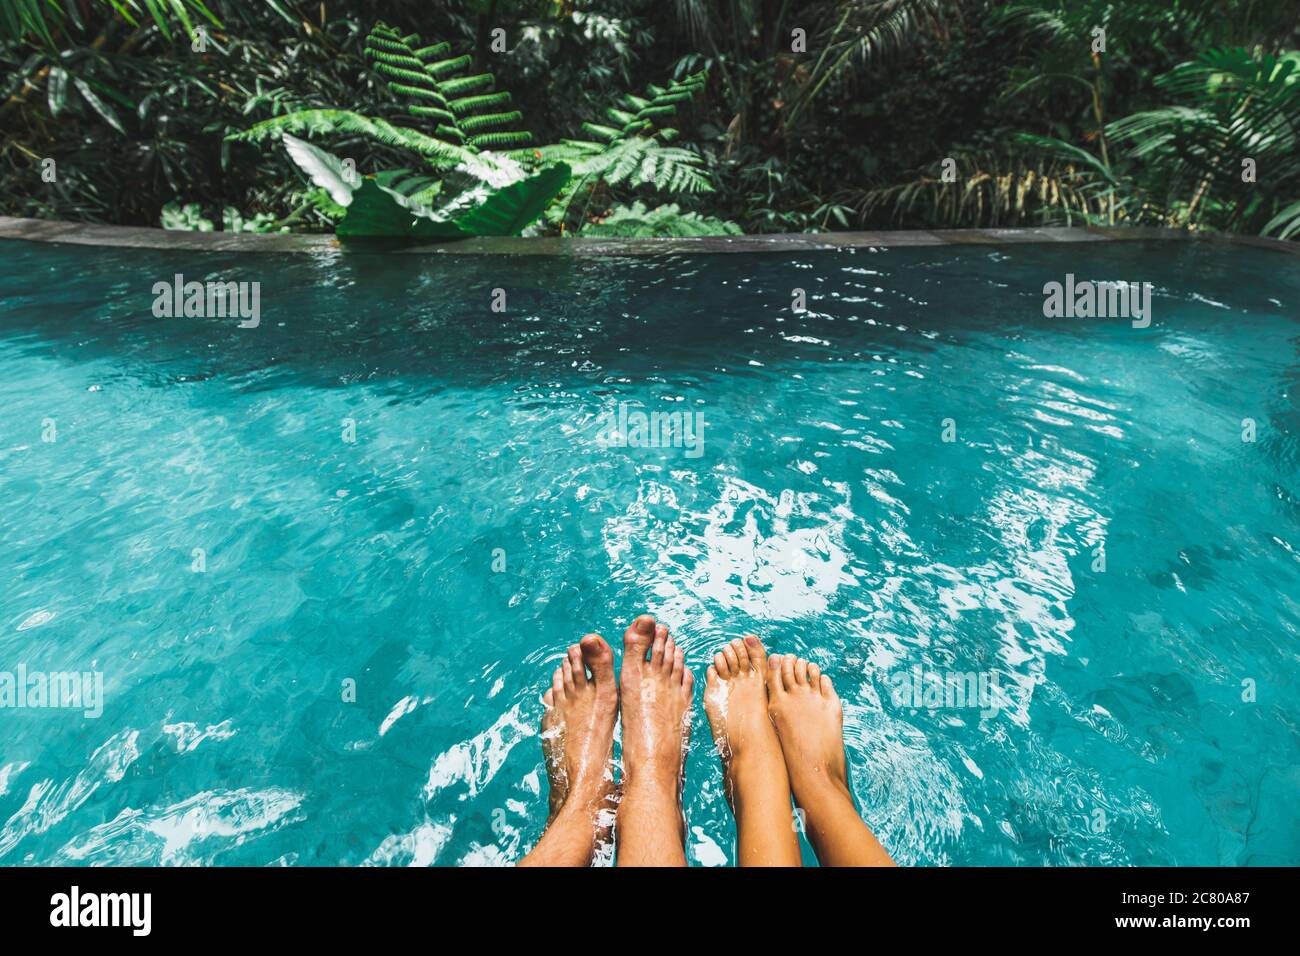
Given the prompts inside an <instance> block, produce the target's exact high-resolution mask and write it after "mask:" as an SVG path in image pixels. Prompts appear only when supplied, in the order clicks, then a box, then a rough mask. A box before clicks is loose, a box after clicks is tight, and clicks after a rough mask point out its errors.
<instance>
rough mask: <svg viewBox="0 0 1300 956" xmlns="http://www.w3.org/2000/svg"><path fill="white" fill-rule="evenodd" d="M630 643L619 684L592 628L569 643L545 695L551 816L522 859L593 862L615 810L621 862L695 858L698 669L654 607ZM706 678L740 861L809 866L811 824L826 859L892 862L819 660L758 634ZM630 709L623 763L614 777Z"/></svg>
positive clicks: (736, 644) (721, 655) (718, 657)
mask: <svg viewBox="0 0 1300 956" xmlns="http://www.w3.org/2000/svg"><path fill="white" fill-rule="evenodd" d="M623 648H624V653H623V666H622V670H621V673H620V675H619V680H618V683H617V684H616V683H615V680H614V655H613V652H612V651H611V649H610V647H609V645H608V644H607V643H606V642H605V641H604V639H603V638H601V637H600V635H598V634H588V635H587V636H586V637H584V638H583V639H582V641H581V642H580V643H579V644H576V645H574V646H573V647H570V648H569V650H568V653H567V655H566V657H565V660H564V662H563V664H562V665H561V666H560V667H559V668H557V669H556V671H555V674H554V675H553V678H552V683H551V689H550V690H548V691H547V692H546V694H545V695H544V696H543V703H544V704H545V705H546V713H545V715H544V716H543V718H542V746H543V750H544V752H545V756H546V762H547V773H548V776H549V777H550V784H551V797H550V818H549V819H548V821H547V827H546V832H545V833H544V834H543V835H542V838H541V840H540V841H539V842H538V844H537V846H536V847H535V848H534V849H533V851H532V852H531V853H530V854H528V856H527V857H525V858H524V859H523V860H522V861H521V865H543V866H581V865H586V864H588V863H589V862H590V861H591V858H592V856H593V854H594V851H595V847H596V846H597V844H599V843H600V842H603V841H606V840H608V839H609V837H610V835H611V832H612V830H613V827H614V824H615V810H616V809H617V833H618V862H619V864H620V865H622V866H636V865H667V866H671V865H679V866H680V865H684V864H685V862H686V854H685V848H684V844H685V820H684V818H683V815H682V810H681V791H682V783H683V769H684V760H685V754H686V745H687V742H688V740H689V736H690V711H691V704H692V699H693V696H694V685H695V678H694V676H693V675H692V674H691V672H690V671H689V670H688V669H687V668H686V666H685V660H684V655H683V653H682V650H681V649H680V648H678V647H677V646H676V643H675V642H674V640H673V637H672V634H671V633H670V632H669V630H668V628H667V627H665V626H664V625H662V624H657V623H656V622H655V620H654V618H653V617H651V616H650V615H648V614H647V615H642V616H641V617H638V618H637V619H636V620H635V621H633V622H632V624H631V625H630V626H629V627H628V629H627V631H626V632H625V633H624V635H623ZM706 684H707V686H706V689H705V694H704V708H705V711H706V713H707V715H708V718H709V725H710V728H711V729H712V731H713V736H714V740H715V742H716V743H717V745H718V750H719V753H720V754H721V756H722V762H723V767H724V772H725V774H726V780H727V795H728V799H729V800H730V802H731V806H732V809H733V811H734V813H735V815H736V825H737V845H738V856H739V862H740V864H741V865H742V866H761V865H774V866H783V865H784V866H798V865H799V862H800V854H799V844H798V837H797V831H798V830H799V829H801V828H806V831H807V833H808V835H809V839H810V841H811V842H812V844H813V847H814V849H815V850H816V852H817V855H818V859H819V860H820V861H821V862H822V863H823V864H826V865H832V866H836V865H871V864H888V863H890V862H891V861H890V860H889V856H888V854H886V853H885V851H884V850H883V849H882V848H881V847H880V845H879V843H877V842H876V840H875V838H874V837H873V836H872V835H871V832H870V830H868V829H867V827H866V825H865V824H864V823H863V822H862V820H861V818H860V817H859V816H858V815H857V811H856V810H855V809H854V807H853V801H852V798H851V796H850V795H849V788H848V779H847V767H846V763H845V758H844V743H843V735H842V710H841V707H840V701H839V697H838V696H836V694H835V690H834V688H833V686H832V685H831V681H830V678H828V677H826V676H825V675H823V674H821V673H820V671H819V669H818V668H817V665H815V664H809V663H808V662H807V661H805V660H802V659H799V658H795V657H793V656H790V655H785V656H781V655H772V656H771V657H768V655H767V652H766V650H765V648H764V647H763V644H762V642H761V641H759V640H758V638H757V637H753V636H749V637H746V638H745V639H744V640H740V639H736V640H734V641H732V642H731V643H730V644H728V645H726V646H724V647H723V648H722V649H721V650H719V651H718V653H717V654H715V655H714V661H713V665H712V666H710V667H709V669H708V674H707V680H706ZM620 687H621V690H622V694H621V698H620V694H619V689H620ZM620 709H621V712H622V720H623V764H624V773H623V779H622V782H621V785H620V786H619V787H616V785H615V782H614V777H613V770H612V764H611V754H612V750H613V741H614V725H615V722H616V721H617V719H618V716H619V712H620ZM619 789H621V796H620V794H619V792H618V791H619ZM792 793H793V795H794V798H795V801H796V804H797V806H798V808H799V809H798V810H792V808H791V804H790V797H791V794H792Z"/></svg>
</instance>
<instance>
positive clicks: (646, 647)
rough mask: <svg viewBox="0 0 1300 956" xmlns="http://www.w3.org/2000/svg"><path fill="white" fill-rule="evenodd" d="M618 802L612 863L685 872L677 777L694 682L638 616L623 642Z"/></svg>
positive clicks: (667, 643) (666, 642) (648, 621)
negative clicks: (620, 797)
mask: <svg viewBox="0 0 1300 956" xmlns="http://www.w3.org/2000/svg"><path fill="white" fill-rule="evenodd" d="M619 686H620V689H621V691H622V713H623V800H622V803H621V804H620V805H619V819H618V862H619V863H620V864H621V865H624V866H627V865H631V866H647V865H648V866H673V865H677V866H684V865H685V864H686V853H685V848H684V840H685V835H686V823H685V820H684V819H683V818H682V810H681V791H682V773H683V769H684V766H683V765H684V762H685V757H686V743H687V740H688V739H689V737H690V713H691V699H692V697H693V695H694V688H695V678H694V676H693V675H692V674H691V672H690V671H689V670H687V669H686V663H685V655H684V654H683V652H682V650H681V648H679V647H677V645H676V642H674V641H673V638H672V635H671V634H670V633H669V632H668V628H666V627H664V626H663V625H662V624H659V625H656V624H655V619H654V618H653V617H651V616H650V615H649V614H642V615H641V616H640V617H638V618H637V619H636V620H635V621H633V622H632V625H631V626H630V627H629V628H628V629H627V632H626V633H625V634H624V635H623V670H622V673H621V674H620V675H619Z"/></svg>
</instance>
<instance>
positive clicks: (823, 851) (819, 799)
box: [767, 654, 893, 866]
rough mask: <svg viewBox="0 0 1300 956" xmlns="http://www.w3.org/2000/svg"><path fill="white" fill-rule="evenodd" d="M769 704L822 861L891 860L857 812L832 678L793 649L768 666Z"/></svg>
mask: <svg viewBox="0 0 1300 956" xmlns="http://www.w3.org/2000/svg"><path fill="white" fill-rule="evenodd" d="M767 689H768V710H769V712H770V713H771V715H772V723H773V724H774V725H775V727H776V733H777V737H778V738H779V739H780V741H781V751H782V753H783V754H784V755H785V766H786V770H787V771H788V772H789V774H790V788H791V790H792V791H793V792H794V799H795V805H796V806H797V807H798V808H799V809H800V810H802V811H803V813H804V814H805V821H806V827H807V832H808V839H809V841H810V842H811V843H812V845H813V849H815V850H816V851H817V859H818V860H819V861H821V863H822V865H823V866H892V865H893V860H891V859H890V858H889V854H888V853H886V852H885V850H884V848H883V847H881V845H880V844H879V843H878V842H877V841H876V838H875V836H873V835H872V833H871V831H870V830H869V829H868V828H867V825H866V824H865V823H863V822H862V818H861V817H860V816H858V812H857V809H856V808H855V807H854V805H853V796H852V792H851V791H850V790H849V776H848V764H847V762H846V760H845V756H844V708H843V707H842V706H841V704H840V698H839V695H838V694H836V693H835V688H834V686H832V684H831V679H830V678H829V677H827V676H826V675H825V674H823V673H822V672H821V668H819V667H818V666H817V665H816V664H810V663H809V662H808V661H806V660H804V659H803V658H802V657H798V658H796V657H795V656H794V655H793V654H773V655H772V656H771V657H769V658H768V667H767Z"/></svg>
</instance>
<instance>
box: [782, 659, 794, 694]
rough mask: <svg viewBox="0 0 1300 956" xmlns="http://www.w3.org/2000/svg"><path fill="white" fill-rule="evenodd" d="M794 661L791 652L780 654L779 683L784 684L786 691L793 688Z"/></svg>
mask: <svg viewBox="0 0 1300 956" xmlns="http://www.w3.org/2000/svg"><path fill="white" fill-rule="evenodd" d="M794 662H795V656H794V655H793V654H783V655H781V683H782V684H784V685H785V689H786V690H787V691H791V690H794V687H795V681H794Z"/></svg>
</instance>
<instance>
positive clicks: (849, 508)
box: [0, 240, 1300, 865]
mask: <svg viewBox="0 0 1300 956" xmlns="http://www.w3.org/2000/svg"><path fill="white" fill-rule="evenodd" d="M0 253H2V254H3V258H2V259H0V302H2V303H3V304H2V306H0V409H2V410H3V411H2V412H0V530H2V533H3V545H2V546H0V672H5V671H8V672H11V673H16V672H17V669H18V667H19V666H20V665H21V666H22V667H23V668H24V669H25V671H26V672H27V673H28V674H30V673H34V672H42V673H53V672H77V673H80V672H91V673H94V672H98V673H100V674H101V675H102V681H103V701H102V705H103V706H102V715H100V716H99V717H97V718H88V717H86V716H85V715H84V712H83V711H81V710H73V709H53V708H48V707H47V708H36V707H31V706H27V707H17V706H11V707H8V708H5V709H0V864H51V863H53V864H61V863H68V864H136V863H161V864H194V863H211V864H298V865H302V864H349V865H351V864H362V863H375V864H427V863H436V864H496V863H505V862H510V861H513V860H515V859H517V858H518V857H519V856H520V855H521V854H522V853H523V852H524V851H525V850H526V849H527V848H528V847H529V846H530V845H531V844H532V842H533V841H535V840H536V838H537V836H538V833H539V830H540V827H541V824H542V822H543V820H544V817H545V792H546V791H545V786H546V784H545V774H544V770H543V766H542V761H541V752H540V743H539V739H538V736H537V723H538V720H539V717H540V713H541V706H540V703H539V701H538V694H539V693H540V692H541V690H542V689H543V687H544V686H545V683H546V680H547V675H548V674H549V671H550V670H551V668H552V667H553V666H554V665H555V662H556V661H557V660H558V658H559V656H560V654H561V651H562V649H563V648H564V647H565V646H566V645H567V644H569V643H571V642H572V641H574V640H576V639H577V638H578V637H579V636H580V635H581V634H582V633H584V632H585V631H587V630H589V629H596V630H600V631H601V632H603V633H604V634H605V635H606V636H607V637H609V638H611V639H613V640H614V641H615V643H617V638H618V637H619V635H620V634H621V632H622V629H623V626H624V625H625V623H626V622H627V620H628V619H629V618H630V617H631V616H633V615H634V614H636V613H638V612H640V611H643V610H649V611H650V612H652V613H655V614H657V615H659V616H660V617H661V618H662V619H663V620H665V621H667V622H668V623H669V624H671V625H672V626H673V628H674V629H675V630H676V632H677V634H678V640H679V641H680V642H681V643H682V644H683V645H684V646H685V648H686V650H687V660H688V663H689V664H690V665H692V666H693V667H695V668H696V669H697V674H698V673H700V672H702V669H703V667H704V666H705V664H706V661H707V660H708V658H709V657H710V656H711V654H712V652H713V650H714V649H715V647H716V645H717V644H718V643H719V642H721V641H723V640H725V639H727V638H730V637H732V636H734V635H738V634H740V633H742V632H744V631H747V630H753V631H756V632H758V633H760V634H762V635H763V636H764V637H765V638H766V639H767V641H768V643H769V644H770V645H771V646H772V647H773V648H774V649H776V650H779V651H795V652H798V653H800V654H803V655H806V656H809V657H811V658H813V659H815V660H816V661H818V662H819V663H820V664H821V666H822V667H823V669H824V670H826V671H827V673H829V674H830V675H831V676H832V677H833V678H834V680H835V682H836V684H837V686H838V688H839V690H840V693H841V694H842V695H843V697H844V699H845V704H846V735H847V739H848V744H849V750H850V760H851V763H852V767H853V774H854V776H853V783H854V787H855V789H856V793H857V797H858V800H859V802H860V804H861V806H862V809H863V812H864V815H865V817H866V819H867V820H868V822H869V823H870V824H871V825H872V826H873V828H875V830H876V831H877V833H878V834H879V835H880V838H881V840H882V842H883V843H884V844H885V845H886V846H887V847H888V848H889V849H890V850H891V851H892V852H893V853H894V854H895V856H896V857H897V858H898V859H899V861H901V862H904V863H908V864H1138V865H1142V864H1265V863H1287V864H1295V863H1298V862H1300V822H1298V819H1297V814H1296V812H1295V807H1296V803H1297V797H1298V796H1300V695H1298V694H1297V676H1298V675H1300V662H1298V660H1297V652H1298V649H1300V644H1298V643H1297V629H1298V627H1300V399H1298V397H1297V396H1298V394H1300V392H1298V387H1300V383H1298V381H1297V379H1298V378H1300V360H1298V358H1297V347H1298V343H1300V322H1298V321H1297V315H1298V307H1300V275H1298V273H1300V269H1298V268H1297V263H1300V260H1297V259H1295V258H1293V257H1290V256H1286V255H1280V254H1277V253H1271V252H1266V251H1256V250H1250V249H1241V248H1238V247H1225V246H1220V245H1216V244H1209V243H1206V244H1193V243H1168V244H1160V243H1154V244H1135V243H1115V244H1109V243H1105V244H1103V243H1096V244H1069V245H1066V244H1062V245H1054V246H1046V245H1007V246H1000V247H965V248H962V247H957V248H953V247H937V248H910V249H908V248H895V249H890V250H875V251H872V250H857V251H844V252H819V253H811V252H810V253H790V254H780V255H719V256H701V257H683V256H666V257H657V258H651V259H601V260H559V259H553V258H541V257H515V258H498V257H463V256H411V255H398V256H391V257H382V256H377V255H347V256H344V255H321V256H288V255H286V256H272V255H266V256H252V255H219V254H198V253H182V252H165V253H160V252H152V251H145V250H106V249H92V248H82V247H74V246H52V245H36V244H27V243H23V242H18V241H12V240H9V241H4V242H3V243H0ZM177 273H180V274H182V275H184V277H185V278H186V279H187V280H195V279H198V280H205V279H209V278H211V279H218V278H219V279H222V280H233V281H245V282H259V283H260V317H259V318H260V321H259V324H258V325H257V327H256V328H239V326H238V320H235V319H228V318H158V317H155V315H154V314H153V311H152V305H153V302H154V298H155V296H154V292H153V286H154V284H155V283H157V282H160V281H161V282H168V283H170V282H172V280H173V276H174V275H175V274H177ZM1067 273H1071V274H1074V275H1075V276H1077V277H1079V278H1092V279H1117V280H1132V281H1137V282H1151V283H1152V284H1153V287H1154V299H1153V320H1152V322H1151V324H1150V326H1149V327H1148V328H1134V327H1133V325H1132V323H1131V322H1129V321H1127V320H1125V319H1048V318H1045V317H1044V315H1043V308H1042V306H1043V299H1044V296H1043V285H1044V283H1045V282H1048V281H1063V280H1064V278H1065V275H1066V274H1067ZM494 289H503V290H504V291H505V296H506V298H505V303H504V305H505V311H503V312H494V311H493V310H492V305H493V302H494V301H496V302H498V304H499V303H500V300H499V298H498V299H495V300H494V293H493V290H494ZM794 289H803V290H805V293H806V298H807V311H806V312H804V313H802V314H796V313H795V312H794V311H793V310H792V308H791V304H792V299H793V296H794V293H793V291H792V290H794ZM619 403H627V404H625V405H623V406H622V407H623V408H624V409H625V410H631V411H632V412H635V411H637V410H644V411H666V412H672V411H680V412H683V413H690V414H691V416H692V417H690V418H688V419H683V420H684V421H691V422H698V421H701V420H702V421H703V423H704V425H703V431H702V432H700V433H698V435H696V437H697V438H699V437H702V443H701V444H695V445H692V446H691V447H687V444H688V443H686V442H679V443H678V444H680V445H683V447H674V446H673V445H672V443H671V442H667V443H660V446H659V447H646V446H645V444H644V443H639V442H633V443H632V446H631V447H628V446H626V444H625V443H621V442H619V441H617V440H610V436H609V425H610V422H611V420H613V421H617V420H618V419H617V416H618V409H619ZM695 415H702V416H703V417H702V419H699V418H696V417H694V416H695ZM1244 419H1251V420H1253V422H1254V429H1255V433H1254V435H1253V437H1254V440H1253V441H1248V440H1243V436H1244V435H1245V434H1246V433H1247V432H1248V430H1249V426H1244V425H1243V420H1244ZM946 420H951V421H946ZM349 422H351V425H349V424H348V423H349ZM353 430H354V432H355V434H354V435H353V434H352V431H353ZM660 437H667V436H664V435H661V436H660ZM352 438H354V439H355V440H349V439H352ZM945 439H951V440H945ZM665 444H666V446H667V447H664V445H665ZM196 549H198V550H197V551H196ZM503 564H504V567H503ZM968 677H969V679H970V681H971V683H969V684H962V686H967V687H974V688H985V689H988V691H989V694H990V695H991V696H988V697H987V699H983V700H982V701H981V700H975V699H966V700H959V699H957V698H956V697H955V696H952V697H951V698H947V697H943V696H942V695H940V698H935V699H930V700H929V701H927V699H926V694H925V692H924V691H925V689H926V688H928V687H932V686H936V685H935V681H938V682H940V683H941V684H943V686H944V687H954V686H957V685H958V684H961V682H962V681H965V680H967V678H968ZM954 678H955V679H956V683H953V682H952V679H954ZM908 681H912V682H914V684H915V685H916V686H918V687H920V688H921V689H922V693H920V694H919V695H917V696H916V697H909V696H907V695H906V694H903V693H900V687H903V688H905V687H908V686H911V685H909V684H908V683H907V682H908ZM349 682H355V684H354V686H355V700H351V699H350V698H351V696H352V695H351V693H350V692H349V691H350V688H351V687H352V686H353V684H351V683H349ZM936 701H937V702H940V703H943V704H944V705H945V706H929V705H930V704H934V703H936ZM990 702H993V703H996V704H997V706H996V707H988V708H986V709H985V712H984V713H981V711H980V709H978V708H977V707H976V706H971V705H972V704H973V703H984V704H988V703H990ZM694 727H695V731H694V737H693V740H692V743H691V748H690V755H689V761H688V774H689V777H688V782H687V789H686V800H687V807H686V812H687V823H688V831H689V846H688V853H689V855H690V858H691V860H692V862H694V863H698V864H705V865H713V864H721V863H727V862H730V861H731V860H732V858H733V855H734V829H733V826H732V822H731V818H730V815H729V813H728V811H727V809H726V806H725V803H724V799H723V794H722V790H721V785H720V777H719V772H718V768H717V765H716V759H715V757H714V756H713V754H712V752H711V745H710V742H709V740H708V731H707V727H706V725H705V722H704V718H703V713H702V712H701V711H700V710H699V709H698V708H697V712H696V719H695V725H694ZM808 859H809V860H810V861H811V859H812V858H811V855H810V854H809V855H808Z"/></svg>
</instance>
